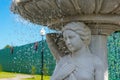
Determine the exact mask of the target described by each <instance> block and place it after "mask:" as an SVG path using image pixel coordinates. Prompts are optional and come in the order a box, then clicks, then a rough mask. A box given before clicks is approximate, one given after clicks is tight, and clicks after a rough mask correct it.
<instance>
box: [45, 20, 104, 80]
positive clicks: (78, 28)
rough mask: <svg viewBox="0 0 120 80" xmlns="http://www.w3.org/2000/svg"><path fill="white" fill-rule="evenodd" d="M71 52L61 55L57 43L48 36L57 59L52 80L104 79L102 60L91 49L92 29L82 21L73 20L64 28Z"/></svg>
mask: <svg viewBox="0 0 120 80" xmlns="http://www.w3.org/2000/svg"><path fill="white" fill-rule="evenodd" d="M62 31H63V38H64V41H65V44H66V46H67V48H68V50H69V51H70V52H71V53H70V54H67V55H64V56H61V55H60V54H64V53H61V52H60V50H58V49H57V47H56V44H55V43H54V42H53V40H51V38H50V37H49V36H47V42H48V46H49V48H50V50H51V52H52V54H53V55H54V57H55V59H56V67H55V70H54V73H53V75H52V77H51V80H104V70H103V66H102V65H103V63H102V61H101V60H100V59H99V58H98V57H97V56H95V55H93V54H92V53H91V52H90V50H89V47H88V46H89V44H90V40H91V31H90V29H89V28H88V27H87V26H86V25H85V24H84V23H82V22H71V23H68V24H66V25H65V26H64V27H63V29H62Z"/></svg>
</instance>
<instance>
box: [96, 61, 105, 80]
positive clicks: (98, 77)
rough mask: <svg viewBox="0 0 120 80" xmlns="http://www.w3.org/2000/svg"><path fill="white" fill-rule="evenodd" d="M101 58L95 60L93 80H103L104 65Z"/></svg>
mask: <svg viewBox="0 0 120 80" xmlns="http://www.w3.org/2000/svg"><path fill="white" fill-rule="evenodd" d="M103 66H104V65H103V63H102V61H101V60H96V66H95V67H96V68H95V80H104V67H103Z"/></svg>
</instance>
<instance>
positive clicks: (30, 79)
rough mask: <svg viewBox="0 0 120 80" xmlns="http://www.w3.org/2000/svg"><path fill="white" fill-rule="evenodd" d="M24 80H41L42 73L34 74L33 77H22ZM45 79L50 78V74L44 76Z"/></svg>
mask: <svg viewBox="0 0 120 80" xmlns="http://www.w3.org/2000/svg"><path fill="white" fill-rule="evenodd" d="M22 80H41V76H40V75H34V77H33V78H26V79H22ZM43 80H50V76H44V77H43Z"/></svg>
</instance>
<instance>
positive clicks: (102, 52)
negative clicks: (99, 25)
mask: <svg viewBox="0 0 120 80" xmlns="http://www.w3.org/2000/svg"><path fill="white" fill-rule="evenodd" d="M90 49H91V52H92V53H93V54H95V55H96V56H98V57H99V58H100V59H101V60H102V61H103V64H104V65H103V66H104V73H105V74H104V78H105V79H104V80H108V59H107V36H105V35H92V40H91V44H90ZM98 63H99V62H98Z"/></svg>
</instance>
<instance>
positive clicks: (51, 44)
mask: <svg viewBox="0 0 120 80" xmlns="http://www.w3.org/2000/svg"><path fill="white" fill-rule="evenodd" d="M46 41H47V44H48V47H49V49H50V51H51V53H52V55H53V56H54V58H55V59H56V62H58V61H59V60H60V57H61V56H60V54H61V52H60V51H59V50H58V47H57V46H56V44H55V42H54V40H53V39H52V38H50V35H49V34H47V35H46Z"/></svg>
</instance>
